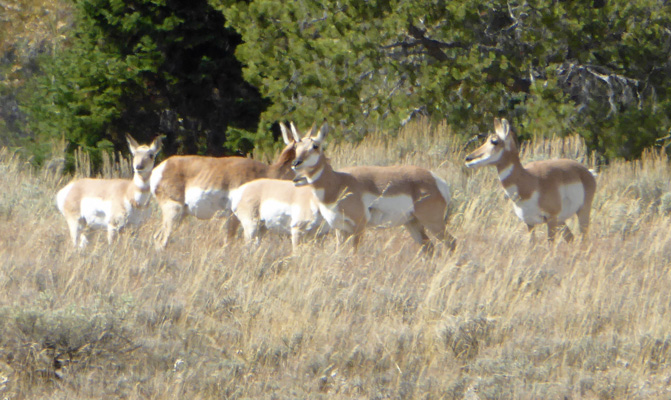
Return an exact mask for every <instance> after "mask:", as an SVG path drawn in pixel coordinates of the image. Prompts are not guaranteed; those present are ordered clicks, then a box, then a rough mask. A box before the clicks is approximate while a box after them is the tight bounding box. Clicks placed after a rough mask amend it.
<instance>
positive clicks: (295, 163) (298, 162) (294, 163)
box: [291, 160, 303, 167]
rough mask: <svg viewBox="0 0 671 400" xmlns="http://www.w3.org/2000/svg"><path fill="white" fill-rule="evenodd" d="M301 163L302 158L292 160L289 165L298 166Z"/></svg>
mask: <svg viewBox="0 0 671 400" xmlns="http://www.w3.org/2000/svg"><path fill="white" fill-rule="evenodd" d="M302 163H303V160H294V162H293V163H291V166H292V167H298V166H299V165H301V164H302Z"/></svg>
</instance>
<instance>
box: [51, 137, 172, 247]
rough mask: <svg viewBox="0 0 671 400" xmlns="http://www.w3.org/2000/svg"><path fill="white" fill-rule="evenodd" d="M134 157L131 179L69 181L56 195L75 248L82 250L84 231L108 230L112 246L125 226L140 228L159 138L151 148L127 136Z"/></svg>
mask: <svg viewBox="0 0 671 400" xmlns="http://www.w3.org/2000/svg"><path fill="white" fill-rule="evenodd" d="M126 138H127V140H128V146H129V148H130V151H131V153H132V155H133V171H134V175H133V179H132V180H130V179H92V178H85V179H78V180H74V181H72V182H70V183H69V184H68V185H67V186H65V187H64V188H63V189H61V190H60V191H59V192H58V194H57V195H56V203H57V205H58V209H59V210H60V212H61V213H62V214H63V215H64V216H65V219H66V221H67V223H68V228H69V229H70V237H71V238H72V242H73V243H74V245H75V247H76V246H77V245H79V246H80V247H85V246H86V244H87V242H88V240H87V237H86V233H85V231H84V228H86V227H87V226H88V227H90V228H103V229H107V241H108V242H109V243H110V244H111V243H112V242H113V240H114V238H115V237H116V235H117V233H118V232H119V230H121V229H122V228H123V227H124V226H126V225H127V224H132V225H139V224H141V223H142V222H144V220H145V219H146V218H147V217H148V216H149V215H150V214H151V210H150V209H149V208H148V207H147V204H148V203H149V199H150V197H151V193H150V192H149V177H150V176H151V171H152V168H153V167H154V159H155V158H156V154H157V153H158V152H159V150H160V149H161V138H160V137H158V138H156V139H155V140H154V141H153V142H152V143H151V145H149V146H146V145H139V144H138V143H137V142H136V141H135V139H133V138H132V137H130V136H127V137H126Z"/></svg>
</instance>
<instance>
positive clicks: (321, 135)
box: [313, 121, 329, 143]
mask: <svg viewBox="0 0 671 400" xmlns="http://www.w3.org/2000/svg"><path fill="white" fill-rule="evenodd" d="M313 130H314V126H313ZM328 131H329V126H328V124H327V123H326V121H324V123H323V124H322V127H321V128H319V132H318V133H317V137H316V138H314V140H315V141H317V142H319V143H321V142H323V141H324V138H326V134H327V133H328Z"/></svg>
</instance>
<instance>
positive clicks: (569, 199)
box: [557, 182, 585, 222]
mask: <svg viewBox="0 0 671 400" xmlns="http://www.w3.org/2000/svg"><path fill="white" fill-rule="evenodd" d="M559 197H560V198H561V211H560V212H559V215H558V216H557V220H558V221H559V222H563V221H566V220H567V219H569V218H570V217H572V216H573V215H574V214H575V213H577V212H578V210H580V208H581V207H582V205H583V204H584V203H585V187H584V186H583V184H582V182H575V183H571V184H568V185H563V186H560V187H559Z"/></svg>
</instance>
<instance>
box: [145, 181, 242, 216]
mask: <svg viewBox="0 0 671 400" xmlns="http://www.w3.org/2000/svg"><path fill="white" fill-rule="evenodd" d="M152 177H153V176H152ZM184 204H185V205H186V207H187V209H188V210H189V213H190V214H191V215H193V216H195V217H196V218H198V219H210V218H212V217H213V216H214V214H216V213H217V211H221V210H228V209H229V207H230V204H229V200H228V192H227V191H225V190H217V189H211V190H203V189H201V188H199V187H190V188H187V189H186V193H185V194H184Z"/></svg>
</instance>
